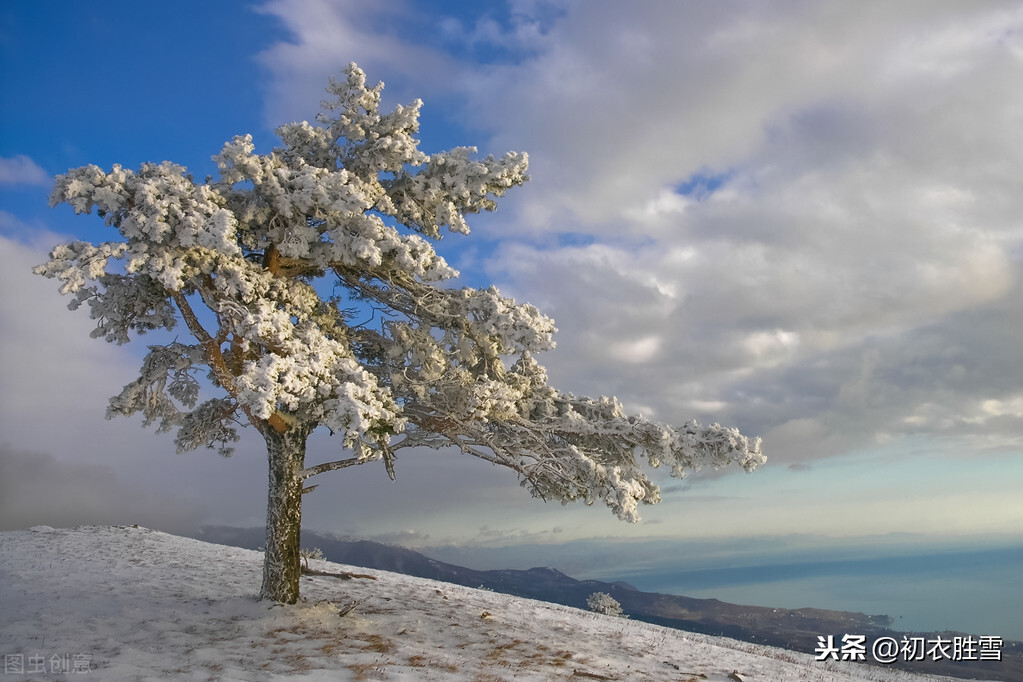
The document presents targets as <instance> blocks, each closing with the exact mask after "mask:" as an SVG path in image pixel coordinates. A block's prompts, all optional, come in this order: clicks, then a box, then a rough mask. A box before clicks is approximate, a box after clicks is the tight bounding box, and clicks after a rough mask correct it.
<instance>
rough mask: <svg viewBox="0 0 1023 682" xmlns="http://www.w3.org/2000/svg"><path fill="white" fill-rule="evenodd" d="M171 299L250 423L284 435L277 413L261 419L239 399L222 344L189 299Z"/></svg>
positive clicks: (176, 296)
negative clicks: (201, 318) (201, 320)
mask: <svg viewBox="0 0 1023 682" xmlns="http://www.w3.org/2000/svg"><path fill="white" fill-rule="evenodd" d="M170 295H171V298H173V299H174V302H175V303H177V305H178V309H179V310H180V311H181V316H182V317H183V318H184V320H185V324H186V325H187V326H188V330H189V331H190V332H192V335H193V336H195V338H196V339H197V340H198V341H199V343H201V344H202V347H203V350H204V351H205V353H206V361H207V362H208V363H209V365H210V369H212V370H213V375H214V376H215V377H216V378H217V381H218V382H220V385H221V386H223V387H224V390H225V391H227V392H228V394H229V395H230V396H231V397H232V398H234V399H235V401H236V402H237V403H238V405H239V406H240V407H241V408H242V411H243V412H244V413H245V416H246V417H248V418H249V423H251V424H252V425H253V426H255V427H256V428H257V429H258V430H260V431H262V430H263V429H264V428H265V426H266V425H269V426H270V427H271V428H273V430H274V431H276V432H277V433H284V432H285V431H287V430H288V423H287V422H286V421H285V420H284V418H283V417H281V415H280V414H279V413H277V412H274V413H273V414H272V415H270V418H269V419H266V420H263V419H259V418H258V417H256V416H255V415H253V414H252V412H251V411H250V410H249V408H248V406H247V405H245V404H244V403H243V402H242V401H241V400H240V399H239V398H238V387H237V386H236V385H235V383H234V375H233V374H231V370H230V369H229V368H228V366H227V362H225V360H224V354H223V353H222V352H221V350H220V344H219V343H217V340H216V339H215V338H213V337H212V336H210V333H209V332H208V331H206V329H205V328H204V327H203V326H202V324H201V323H200V322H199V318H198V317H196V315H195V311H193V310H192V306H191V305H190V304H189V303H188V299H187V298H185V295H184V294H183V293H182V292H180V291H171V292H170Z"/></svg>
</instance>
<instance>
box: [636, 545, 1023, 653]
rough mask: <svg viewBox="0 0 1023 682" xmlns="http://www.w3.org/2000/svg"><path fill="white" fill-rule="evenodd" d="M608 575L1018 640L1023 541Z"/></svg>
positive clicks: (650, 588) (663, 588) (640, 584)
mask: <svg viewBox="0 0 1023 682" xmlns="http://www.w3.org/2000/svg"><path fill="white" fill-rule="evenodd" d="M616 578H617V579H619V580H624V581H626V582H628V583H630V584H632V585H633V586H635V587H637V588H638V589H641V590H644V591H647V592H661V593H665V594H679V595H685V596H687V597H697V598H707V599H720V600H721V601H726V602H731V603H734V604H747V605H752V606H768V607H775V608H786V609H794V608H803V607H812V608H819V609H830V610H838V611H854V612H859V613H864V614H867V615H880V614H884V615H887V616H889V617H890V618H891V619H892V621H891V628H892V629H893V630H899V631H910V632H912V631H917V632H940V631H946V630H951V631H959V632H965V633H969V634H974V635H993V636H1000V637H1002V638H1003V639H1006V640H1018V641H1023V546H1014V547H999V548H989V549H977V550H968V551H944V552H930V553H920V554H912V555H908V556H879V557H869V558H862V559H849V558H842V559H835V560H827V559H823V560H810V561H798V562H790V563H785V562H778V561H773V562H770V563H749V562H748V561H747V562H744V563H743V564H742V565H735V564H729V563H723V564H722V565H718V566H704V567H701V568H699V569H689V570H686V569H681V570H680V569H679V568H678V567H665V566H661V567H653V568H648V569H644V570H639V571H633V572H628V571H627V572H624V573H621V572H619V573H617V574H616ZM845 634H856V633H845Z"/></svg>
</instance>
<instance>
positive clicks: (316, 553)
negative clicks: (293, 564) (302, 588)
mask: <svg viewBox="0 0 1023 682" xmlns="http://www.w3.org/2000/svg"><path fill="white" fill-rule="evenodd" d="M298 555H299V556H300V557H302V563H303V564H304V565H305V567H306V568H309V560H310V559H322V558H323V550H321V549H320V548H319V547H313V548H312V549H300V550H298Z"/></svg>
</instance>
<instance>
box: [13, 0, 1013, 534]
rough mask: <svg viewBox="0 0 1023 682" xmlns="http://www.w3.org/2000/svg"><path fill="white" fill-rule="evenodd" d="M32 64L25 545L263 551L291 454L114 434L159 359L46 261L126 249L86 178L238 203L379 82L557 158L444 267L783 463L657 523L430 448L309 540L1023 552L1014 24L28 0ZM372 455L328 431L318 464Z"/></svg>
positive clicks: (595, 383) (442, 135)
mask: <svg viewBox="0 0 1023 682" xmlns="http://www.w3.org/2000/svg"><path fill="white" fill-rule="evenodd" d="M0 60H2V62H3V75H2V81H0V87H2V102H0V106H2V110H0V119H2V121H3V126H2V128H0V202H2V203H0V259H2V263H0V278H2V279H0V290H2V291H3V292H4V295H3V296H2V297H0V354H2V357H3V362H2V363H0V365H2V366H0V387H2V388H0V444H2V447H3V449H4V452H3V453H2V456H3V459H2V461H0V467H3V474H4V475H3V476H2V477H0V480H2V481H3V482H2V483H0V487H3V488H4V491H3V495H0V508H2V512H3V513H2V514H0V517H2V518H4V519H5V524H7V525H9V526H11V527H16V526H18V525H30V524H33V523H50V524H51V525H57V524H58V523H84V522H109V523H115V522H116V523H141V524H143V525H150V526H155V527H160V528H165V529H168V530H172V531H185V530H188V529H190V528H191V527H194V525H195V524H196V523H200V522H213V523H228V524H235V525H260V524H262V520H263V512H264V504H265V502H264V500H265V477H266V474H265V460H264V455H263V451H262V443H261V441H260V440H259V439H258V437H253V436H254V435H255V434H249V435H248V436H247V438H246V440H244V441H243V446H242V447H241V448H239V452H238V454H237V455H236V456H235V457H234V458H232V459H231V460H222V459H219V458H217V457H216V456H215V455H213V454H209V453H204V452H197V453H191V454H188V455H176V454H174V452H173V444H172V442H171V440H172V439H171V438H170V437H169V436H166V435H162V436H161V435H156V434H154V433H151V432H148V431H144V430H142V429H140V428H139V426H138V424H137V423H135V422H134V421H132V420H126V419H119V420H115V421H104V420H103V414H104V410H105V405H106V399H107V398H108V397H109V396H111V395H114V394H116V393H117V392H119V390H120V388H121V386H122V385H123V384H125V383H127V382H128V381H130V380H132V379H133V378H134V376H135V375H134V371H135V369H136V367H137V364H138V360H139V358H140V356H141V352H142V350H143V346H144V344H139V345H138V346H137V347H120V348H118V347H113V346H108V345H106V344H103V343H102V342H100V341H97V340H92V339H89V338H88V332H89V330H90V329H91V326H90V324H89V321H88V320H87V319H85V315H84V312H83V311H79V312H78V313H74V314H73V313H70V312H68V311H66V310H65V309H64V306H65V304H66V301H62V300H61V299H60V297H59V296H58V295H57V293H56V291H55V287H54V286H53V283H52V282H50V281H47V280H43V279H42V278H39V277H35V276H33V275H31V274H30V272H29V269H30V267H31V266H32V265H34V264H36V263H39V262H41V261H42V260H44V259H45V255H46V252H47V251H48V249H49V247H51V246H52V245H53V244H55V243H57V242H59V241H63V240H66V239H71V238H78V239H90V240H99V239H103V238H104V237H103V229H102V225H101V222H100V221H99V220H98V219H95V218H88V217H76V216H74V215H73V214H72V212H71V211H70V209H68V208H67V207H66V206H61V207H58V208H57V209H55V210H53V209H50V208H48V207H47V203H46V198H47V195H48V193H49V187H50V185H51V182H52V176H53V175H55V174H58V173H61V172H64V171H65V170H66V169H68V168H70V167H76V166H79V165H84V164H88V163H95V164H97V165H99V166H101V167H104V168H107V167H109V166H110V165H112V164H114V163H120V164H122V165H123V166H126V167H137V166H138V165H139V164H140V163H142V162H145V161H162V160H165V159H167V160H172V161H175V162H177V163H180V164H184V165H186V166H188V167H189V169H190V170H191V171H192V172H193V173H194V174H195V175H196V176H197V177H203V176H204V175H206V174H207V173H211V172H213V170H214V169H213V165H212V163H211V161H210V156H211V155H213V154H215V153H216V152H217V151H219V149H220V147H221V145H222V144H223V143H224V142H225V141H227V140H229V139H230V138H231V137H232V136H234V135H236V134H242V133H251V134H252V135H253V136H254V138H255V141H256V144H257V147H258V148H259V149H262V150H267V149H269V148H270V147H272V146H273V145H274V144H275V138H274V136H273V132H272V131H273V128H274V126H275V125H277V124H280V123H284V122H288V121H291V120H298V119H307V120H312V119H313V118H314V116H315V115H316V113H317V111H318V103H319V101H320V100H321V99H322V93H323V87H324V85H325V84H326V81H327V78H328V76H330V75H338V74H339V73H340V72H341V70H342V69H343V68H344V66H345V64H347V63H348V62H351V61H356V62H358V63H359V64H360V66H362V67H363V68H364V69H365V70H366V71H367V73H368V77H369V79H370V80H371V81H374V82H375V81H377V80H382V81H384V82H385V83H386V84H387V89H386V90H385V103H387V104H389V105H394V104H398V103H403V102H407V101H409V100H412V99H414V98H416V97H419V98H422V99H423V100H424V101H425V105H424V109H423V118H422V127H421V132H420V137H421V139H422V140H423V144H422V146H423V148H424V149H425V150H427V151H434V150H439V149H443V148H448V147H452V146H456V145H476V146H478V147H479V148H480V150H481V152H482V153H498V154H502V153H504V152H505V151H508V150H512V149H514V150H521V151H526V152H528V153H529V154H530V159H531V175H532V178H533V179H532V181H531V182H530V183H528V184H527V185H526V186H525V187H523V188H520V189H517V190H515V191H514V192H512V193H510V194H509V196H508V197H507V198H506V199H505V200H504V202H503V204H502V206H501V208H500V209H499V210H498V211H497V212H496V213H494V214H492V215H484V216H480V217H478V218H476V219H475V220H474V221H471V223H470V224H471V227H472V228H473V233H472V234H471V235H469V236H468V237H464V238H462V237H457V236H452V237H450V238H448V239H445V240H444V241H443V242H442V243H441V245H440V249H441V252H442V253H443V254H444V255H445V257H446V258H447V259H448V260H449V261H450V262H452V263H453V264H455V265H456V266H457V267H459V268H460V269H461V270H462V272H463V275H464V277H465V280H466V281H467V282H469V283H471V284H473V285H484V284H489V283H491V282H493V283H496V284H497V285H498V286H499V287H500V288H501V289H502V291H503V292H504V293H506V294H509V295H512V296H514V297H515V298H516V299H518V300H524V301H529V302H532V303H534V304H535V305H537V306H539V307H540V308H541V309H542V310H544V311H545V312H547V313H548V314H550V315H552V316H553V317H554V318H555V320H556V322H557V325H558V327H559V330H560V331H559V334H558V336H557V341H558V344H559V347H558V350H556V351H554V352H552V353H550V354H548V355H547V356H546V357H545V358H542V361H543V362H545V364H546V365H547V366H548V368H549V370H550V375H551V378H552V382H553V383H554V384H555V385H557V386H559V387H560V388H562V389H563V390H568V391H573V392H576V393H581V394H613V395H617V396H618V397H619V398H620V399H621V400H622V401H623V402H624V403H625V405H626V408H627V409H629V410H631V411H635V412H643V413H644V414H646V415H648V416H654V417H656V418H658V419H661V420H665V421H672V422H682V421H685V420H687V419H689V418H693V417H695V418H698V419H700V420H701V421H720V422H721V423H724V424H728V425H735V426H738V427H739V428H740V429H741V430H743V431H744V432H745V433H748V434H750V435H760V436H762V437H763V438H764V451H765V454H767V455H768V457H769V462H768V464H767V465H766V466H765V467H763V468H762V469H761V470H759V471H757V472H755V473H754V474H752V475H746V474H744V473H742V472H703V473H701V474H699V475H696V476H694V477H692V478H690V479H687V480H685V481H683V482H676V481H672V480H670V479H666V480H665V481H664V502H663V503H662V504H661V505H659V506H658V507H648V508H645V509H642V510H641V511H642V512H643V516H644V520H643V521H642V522H641V523H640V524H638V525H635V526H630V525H625V524H622V523H621V522H619V521H617V520H615V519H614V517H613V516H612V515H611V514H609V513H608V512H607V511H606V510H603V509H598V508H592V509H591V508H586V507H580V506H569V507H566V508H564V509H562V508H561V507H559V506H557V505H550V504H543V503H541V502H538V501H535V500H532V499H530V498H529V497H528V495H527V494H526V493H525V492H524V491H523V490H521V489H519V488H518V487H517V486H516V484H515V477H514V475H513V474H512V473H511V472H508V471H502V470H498V469H494V468H492V467H490V466H489V465H487V464H485V463H482V462H480V461H476V460H471V461H470V460H466V459H464V458H461V457H458V456H455V455H451V454H447V453H440V454H436V453H422V454H417V455H416V456H410V457H408V458H406V459H405V460H404V461H401V462H399V466H398V472H397V473H398V481H397V482H396V483H393V484H392V483H391V482H390V481H388V480H387V477H386V476H385V475H384V472H383V470H382V468H381V469H379V470H378V469H377V468H373V467H362V468H360V470H358V471H354V470H346V471H345V472H341V473H336V474H333V475H332V476H333V478H332V479H330V480H326V479H327V477H326V476H325V477H324V479H325V480H323V481H319V482H320V483H321V486H320V489H319V490H318V491H317V492H316V493H315V494H313V495H311V496H309V497H308V498H307V500H306V526H307V527H310V528H316V529H323V530H332V531H335V532H339V533H346V534H352V535H359V536H363V537H373V538H379V539H385V540H401V541H403V542H406V543H408V544H411V545H414V546H421V547H423V546H435V545H461V546H474V547H499V546H508V545H516V544H522V545H523V546H524V545H526V544H530V545H531V546H532V545H536V544H543V543H564V542H568V541H572V540H584V539H594V538H598V539H600V538H605V539H606V538H620V539H628V540H646V539H651V538H660V539H672V540H675V539H699V538H743V537H749V536H760V537H768V536H770V537H775V536H787V535H791V534H806V535H812V536H814V537H821V536H823V537H828V538H831V539H835V540H836V541H839V540H841V539H843V538H848V539H850V540H849V541H850V542H853V541H854V540H855V541H856V542H860V541H861V540H860V539H862V538H863V537H867V536H880V535H885V534H889V533H901V534H905V535H903V536H900V537H905V538H915V540H914V541H919V542H924V541H926V543H934V542H942V541H947V542H961V541H963V539H964V538H969V539H977V538H990V539H992V541H993V540H995V539H998V540H1000V541H1005V540H1012V539H1015V540H1018V539H1019V538H1020V531H1021V528H1023V496H1021V495H1020V494H1019V486H1020V482H1021V480H1023V458H1021V454H1023V362H1021V351H1020V348H1021V344H1020V339H1021V338H1023V291H1021V288H1023V278H1021V275H1023V191H1020V178H1021V177H1023V94H1021V91H1020V89H1019V87H1017V85H1018V83H1019V82H1021V76H1023V10H1021V9H1020V8H1019V5H1018V3H1016V2H973V3H959V2H933V1H927V2H923V1H920V2H900V3H883V2H870V3H866V4H864V3H844V2H737V1H727V2H721V3H696V2H678V3H676V2H635V3H627V4H626V3H611V2H586V3H583V2H572V1H564V2H554V1H552V2H547V1H544V0H512V1H510V2H503V3H485V4H481V3H468V2H465V3H455V2H439V1H438V2H404V3H403V2H393V3H359V2H347V1H329V0H273V1H271V2H265V3H259V2H255V3H246V2H223V3H208V2H202V3H200V2H196V1H186V2H177V3H137V2H131V3H129V2H103V3H80V2H48V3H37V2H22V1H17V2H9V3H4V5H3V7H2V8H0ZM143 341H144V339H143ZM338 447H339V444H338V443H336V442H334V441H331V440H330V439H329V438H326V437H321V436H316V437H315V438H314V440H313V444H312V450H311V453H313V454H312V455H311V456H313V457H317V458H320V457H322V459H324V460H326V459H327V458H328V457H329V456H330V454H331V453H333V452H336V449H337V448H338ZM318 453H322V455H320V454H318ZM328 476H331V475H328ZM14 481H17V483H14ZM907 542H910V541H909V540H907ZM910 544H911V543H910ZM929 546H930V545H929Z"/></svg>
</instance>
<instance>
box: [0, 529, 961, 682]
mask: <svg viewBox="0 0 1023 682" xmlns="http://www.w3.org/2000/svg"><path fill="white" fill-rule="evenodd" d="M261 568H262V555H261V554H259V553H257V552H253V551H248V550H243V549H237V548H233V547H225V546H222V545H213V544H209V543H204V542H199V541H196V540H190V539H186V538H180V537H176V536H173V535H168V534H166V533H160V532H157V531H152V530H148V529H145V528H138V527H105V526H92V527H81V528H76V529H68V530H62V529H53V528H48V527H38V528H34V529H32V530H31V531H19V532H6V533H0V605H2V614H0V655H2V656H3V665H4V672H5V674H4V675H3V676H2V679H3V680H5V682H6V681H7V680H11V681H12V682H14V681H15V680H29V679H40V680H41V679H65V680H78V679H81V680H90V679H94V680H133V681H135V680H283V679H291V678H295V677H298V678H300V679H304V680H410V681H417V682H418V681H420V680H474V681H479V682H496V681H498V680H559V679H561V680H569V679H570V680H576V681H586V680H623V681H624V680H657V681H661V680H711V681H713V680H718V681H720V682H729V681H730V680H732V681H734V680H736V679H740V680H743V681H744V682H786V681H788V680H793V681H807V682H846V681H852V680H873V681H875V682H901V681H905V682H911V681H922V680H938V679H951V678H938V677H931V676H921V675H912V674H909V673H903V672H899V671H895V670H886V669H883V668H878V667H868V666H866V665H862V664H851V663H829V664H825V663H820V662H816V661H815V660H814V658H813V656H810V655H804V654H797V653H793V652H790V651H785V650H782V649H774V648H770V647H763V646H757V645H753V644H747V643H745V642H738V641H735V640H730V639H723V638H714V637H707V636H703V635H697V634H691V633H686V632H680V631H677V630H671V629H667V628H661V627H658V626H654V625H648V624H645V623H640V622H635V621H631V620H625V619H621V618H614V617H610V616H601V615H597V614H592V613H588V612H585V611H580V610H577V609H572V608H568V607H564V606H558V605H554V604H548V603H544V602H537V601H531V600H527V599H519V598H515V597H509V596H505V595H500V594H496V593H493V592H487V591H483V590H473V589H468V588H463V587H458V586H454V585H450V584H446V583H438V582H433V581H430V580H424V579H420V578H412V577H408V576H403V575H398V574H395V573H387V572H383V571H375V570H373V571H371V570H367V569H359V568H351V567H346V566H339V565H336V564H331V563H328V562H323V561H313V562H312V568H314V569H317V570H319V571H323V572H328V573H337V574H341V573H355V574H359V576H360V577H351V578H348V579H342V578H339V577H333V576H320V575H317V576H306V577H303V579H302V590H303V596H304V597H305V599H306V602H305V603H302V604H299V605H296V606H280V605H273V604H269V603H266V602H257V601H256V600H255V598H254V595H255V594H256V593H257V591H258V588H259V581H260V575H261V573H260V572H261ZM370 576H372V577H370ZM342 611H348V613H347V614H346V615H341V613H340V612H342ZM79 671H87V672H79Z"/></svg>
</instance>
